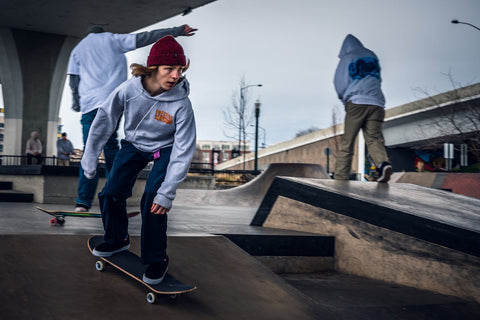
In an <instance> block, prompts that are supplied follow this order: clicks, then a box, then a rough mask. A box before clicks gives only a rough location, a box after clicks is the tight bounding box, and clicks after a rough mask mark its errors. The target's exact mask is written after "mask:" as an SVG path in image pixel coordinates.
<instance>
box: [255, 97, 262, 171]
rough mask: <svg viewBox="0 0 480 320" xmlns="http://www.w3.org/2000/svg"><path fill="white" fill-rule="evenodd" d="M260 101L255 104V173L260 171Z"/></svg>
mask: <svg viewBox="0 0 480 320" xmlns="http://www.w3.org/2000/svg"><path fill="white" fill-rule="evenodd" d="M260 105H261V103H260V100H257V101H256V102H255V165H254V170H255V173H257V171H258V118H259V117H260Z"/></svg>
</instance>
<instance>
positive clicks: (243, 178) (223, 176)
mask: <svg viewBox="0 0 480 320" xmlns="http://www.w3.org/2000/svg"><path fill="white" fill-rule="evenodd" d="M57 160H58V158H57V157H55V156H53V157H43V159H42V162H41V163H40V164H41V165H44V166H56V165H58V163H57ZM32 164H38V163H37V160H36V159H35V158H33V159H32ZM24 165H25V166H26V165H28V164H27V156H12V155H0V166H24ZM102 165H103V164H102ZM70 166H71V167H79V166H80V161H78V160H77V159H75V160H70ZM152 166H153V162H151V163H149V164H148V165H147V167H146V168H145V169H146V170H150V169H151V168H152ZM188 172H189V174H198V175H214V176H215V181H216V182H217V183H219V184H227V185H228V184H230V185H236V184H243V183H245V182H248V181H250V180H252V179H253V178H255V177H256V176H257V175H258V174H259V173H260V172H255V171H253V170H220V171H216V170H215V166H214V165H213V164H212V163H205V162H192V163H191V165H190V168H189V171H188Z"/></svg>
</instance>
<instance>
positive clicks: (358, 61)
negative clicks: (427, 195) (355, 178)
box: [334, 34, 392, 182]
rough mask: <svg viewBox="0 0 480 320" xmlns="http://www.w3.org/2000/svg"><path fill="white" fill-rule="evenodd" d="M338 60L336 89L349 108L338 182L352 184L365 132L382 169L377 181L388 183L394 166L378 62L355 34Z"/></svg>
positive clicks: (336, 166)
mask: <svg viewBox="0 0 480 320" xmlns="http://www.w3.org/2000/svg"><path fill="white" fill-rule="evenodd" d="M338 57H339V58H340V62H339V63H338V66H337V69H336V71H335V78H334V85H335V90H336V91H337V94H338V98H339V99H340V100H341V101H342V102H343V104H344V105H345V122H344V126H345V129H344V134H343V138H342V145H341V148H340V151H339V153H338V155H337V159H336V163H335V179H337V180H348V178H349V175H350V171H351V168H352V158H353V149H354V144H355V138H356V137H357V134H358V132H359V131H360V129H362V130H363V136H364V138H365V143H366V145H367V149H368V152H369V154H370V156H371V158H372V159H373V161H374V162H375V165H376V167H377V169H378V179H377V181H378V182H388V180H389V179H390V175H391V173H392V165H391V164H390V163H389V160H388V155H387V152H386V150H385V145H384V140H383V134H382V125H383V120H384V118H385V97H384V96H383V93H382V88H381V84H382V78H381V76H380V64H379V62H378V58H377V56H376V55H375V53H374V52H373V51H371V50H369V49H367V48H365V47H364V46H363V44H362V43H361V42H360V40H358V39H357V38H356V37H354V36H353V35H351V34H349V35H347V37H346V38H345V40H344V41H343V44H342V48H341V49H340V54H339V55H338Z"/></svg>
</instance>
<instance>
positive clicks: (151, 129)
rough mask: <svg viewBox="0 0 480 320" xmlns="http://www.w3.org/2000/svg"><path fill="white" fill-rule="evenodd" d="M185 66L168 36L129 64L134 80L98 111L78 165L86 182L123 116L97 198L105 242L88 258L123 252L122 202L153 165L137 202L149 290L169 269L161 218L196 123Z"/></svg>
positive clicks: (182, 173)
mask: <svg viewBox="0 0 480 320" xmlns="http://www.w3.org/2000/svg"><path fill="white" fill-rule="evenodd" d="M188 65H189V63H187V60H186V57H185V54H184V52H183V48H182V47H181V45H180V44H179V43H178V42H177V41H176V40H175V38H174V37H172V36H165V37H163V38H161V39H160V40H158V41H157V42H156V43H155V44H154V45H153V47H152V49H151V50H150V54H149V56H148V59H147V66H143V65H139V64H132V65H131V66H130V67H131V69H132V74H133V75H134V77H132V78H131V79H129V80H127V81H126V82H124V83H123V84H121V85H120V86H119V87H117V88H116V89H115V90H114V91H113V92H112V93H111V94H110V95H109V96H108V98H107V99H106V101H105V102H104V103H103V104H102V105H101V107H100V108H99V109H98V112H97V115H96V116H95V120H93V123H92V126H91V128H90V132H89V135H88V139H87V143H86V146H85V153H84V155H83V158H82V162H81V164H82V168H83V172H84V174H85V176H86V178H88V179H92V178H94V177H95V174H96V169H97V159H98V156H99V155H100V153H101V152H102V149H103V147H104V145H105V144H106V143H107V141H108V139H109V137H110V136H111V134H112V133H113V132H114V131H115V129H116V127H117V123H118V119H120V117H121V116H122V114H123V115H124V118H125V124H124V131H125V139H123V140H122V141H121V149H120V150H119V151H118V153H117V155H116V156H115V159H114V161H113V166H112V170H111V172H110V175H109V177H108V179H107V182H106V183H105V187H104V188H103V190H102V192H100V194H99V195H98V199H99V203H100V210H101V212H102V220H103V226H104V230H105V235H104V243H102V244H100V245H98V246H97V247H95V248H94V250H93V254H94V255H96V256H100V257H109V256H111V255H113V254H115V253H117V252H120V251H123V250H128V249H129V247H130V239H129V235H128V217H127V208H126V199H127V198H129V197H130V196H131V195H132V189H133V186H134V184H135V180H136V178H137V174H138V173H139V172H140V171H141V170H142V169H143V168H145V166H146V165H147V164H148V163H149V162H151V161H153V166H152V169H151V170H150V173H149V176H148V178H147V181H146V185H145V191H144V193H143V196H142V199H141V203H140V210H141V213H142V234H141V237H142V240H141V244H142V245H141V258H142V261H143V263H144V264H146V265H148V267H147V269H146V271H145V274H144V275H143V281H145V282H146V283H148V284H152V285H155V284H158V283H160V282H162V280H163V278H164V276H165V274H166V272H167V269H168V256H167V252H166V249H167V212H168V211H169V210H170V208H171V207H172V201H173V199H174V198H175V194H176V190H177V187H178V185H179V184H180V182H182V180H184V179H185V177H186V176H187V173H188V169H189V166H190V162H191V161H192V157H193V153H194V151H195V140H196V130H195V118H194V113H193V109H192V105H191V102H190V99H189V98H188V95H189V93H190V89H189V88H190V87H189V83H188V81H187V79H186V78H185V77H184V75H183V73H184V72H185V71H186V70H187V68H188Z"/></svg>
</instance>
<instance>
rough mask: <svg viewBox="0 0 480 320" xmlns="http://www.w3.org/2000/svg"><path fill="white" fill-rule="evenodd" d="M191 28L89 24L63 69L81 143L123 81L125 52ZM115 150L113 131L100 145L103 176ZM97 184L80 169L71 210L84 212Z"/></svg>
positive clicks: (188, 33)
mask: <svg viewBox="0 0 480 320" xmlns="http://www.w3.org/2000/svg"><path fill="white" fill-rule="evenodd" d="M195 31H196V29H194V28H191V27H190V26H188V25H186V24H185V25H182V26H179V27H174V28H166V29H155V30H152V31H145V32H139V33H135V34H119V33H110V32H105V30H103V27H101V26H92V27H90V29H89V34H88V35H87V36H86V37H85V38H84V39H82V40H81V41H80V42H79V43H78V44H77V45H76V46H75V48H74V49H73V50H72V53H71V54H70V59H69V61H68V69H67V74H68V75H69V78H70V88H71V89H72V109H73V110H75V111H80V112H81V113H82V117H81V121H80V122H81V124H82V134H83V144H84V146H85V144H86V141H87V138H88V132H89V130H90V126H91V125H92V122H93V119H95V116H96V114H97V110H98V107H99V106H100V105H101V104H102V103H103V102H104V101H105V99H106V98H107V97H108V95H109V94H110V93H112V91H113V90H114V89H115V88H116V87H118V86H119V85H120V84H122V83H123V82H124V81H125V80H127V68H126V65H127V59H126V57H125V53H126V52H129V51H132V50H134V49H136V48H141V47H144V46H147V45H150V44H153V43H154V42H155V41H157V40H159V39H160V38H162V37H164V36H167V35H171V36H174V37H179V36H186V37H190V36H193V35H194V34H195ZM117 152H118V139H117V130H115V131H114V132H113V133H112V136H111V137H110V139H109V140H108V141H107V143H106V144H105V146H104V155H105V175H106V177H107V178H108V174H109V171H110V169H111V168H112V165H113V159H114V158H115V155H116V154H117ZM97 185H98V177H94V178H93V179H90V180H88V179H85V175H84V174H83V172H82V170H81V168H80V170H79V179H78V190H77V198H76V199H75V211H79V212H83V211H88V209H89V208H90V207H91V206H92V201H93V199H94V197H95V191H96V190H97Z"/></svg>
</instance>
